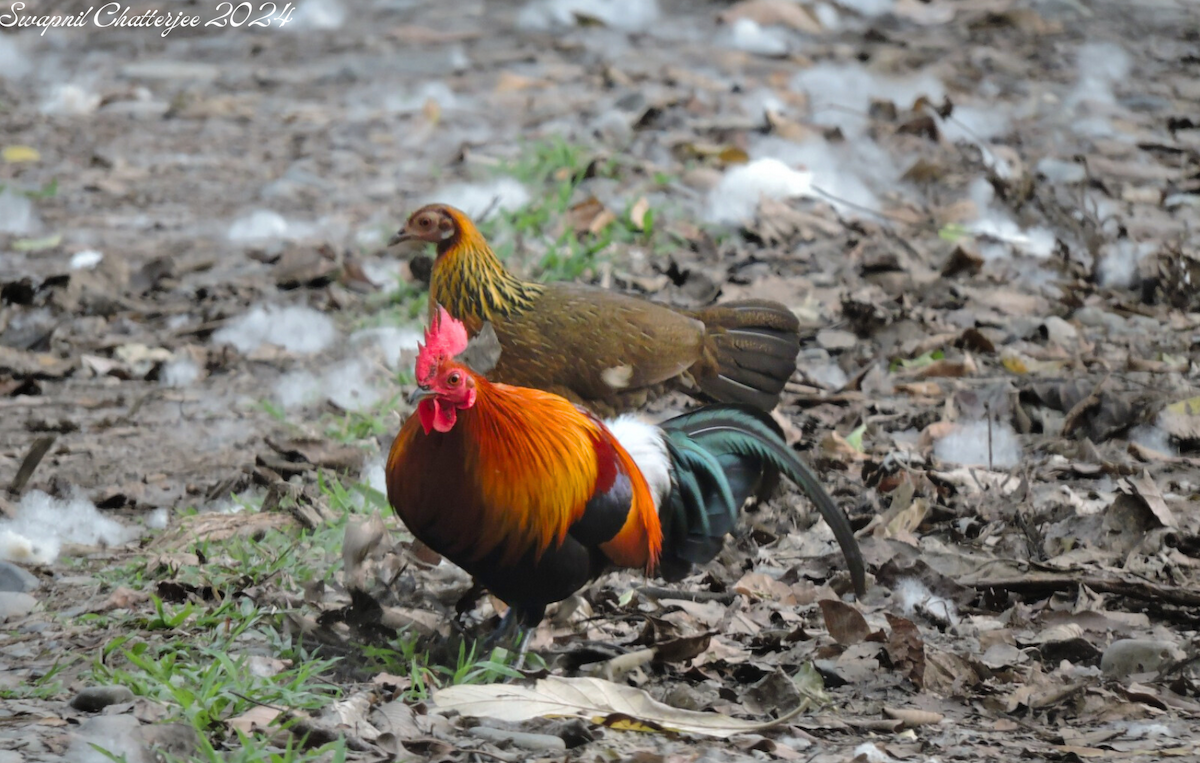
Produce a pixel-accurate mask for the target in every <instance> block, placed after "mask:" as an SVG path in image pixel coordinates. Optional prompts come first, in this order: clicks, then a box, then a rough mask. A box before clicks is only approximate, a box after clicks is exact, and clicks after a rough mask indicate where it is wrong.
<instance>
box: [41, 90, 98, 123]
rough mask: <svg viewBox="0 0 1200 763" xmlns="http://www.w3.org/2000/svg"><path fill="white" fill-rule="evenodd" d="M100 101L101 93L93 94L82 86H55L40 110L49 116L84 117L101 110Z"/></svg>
mask: <svg viewBox="0 0 1200 763" xmlns="http://www.w3.org/2000/svg"><path fill="white" fill-rule="evenodd" d="M100 100H101V99H100V94H99V93H93V92H91V91H90V90H88V89H87V88H85V87H83V86H82V85H76V84H71V83H68V84H63V85H57V86H55V87H54V88H53V89H52V90H51V91H50V93H49V95H47V96H46V98H45V99H44V100H43V101H42V103H41V107H40V108H41V112H42V113H43V114H46V115H47V116H66V117H82V116H87V115H89V114H92V113H93V112H95V111H96V109H98V108H100Z"/></svg>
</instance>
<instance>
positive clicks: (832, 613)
mask: <svg viewBox="0 0 1200 763" xmlns="http://www.w3.org/2000/svg"><path fill="white" fill-rule="evenodd" d="M817 604H819V605H820V607H821V615H822V616H823V617H824V618H825V628H826V630H828V631H829V635H830V636H831V637H832V638H833V640H834V641H836V642H838V643H839V644H841V645H842V646H851V645H853V644H858V643H860V642H861V641H863V639H865V638H866V637H867V636H869V635H870V634H871V628H870V626H868V625H867V619H866V618H865V617H863V615H862V612H859V611H858V610H857V609H855V608H854V607H853V606H851V605H849V604H847V603H846V602H844V601H838V600H837V599H821V600H820V601H819V602H817Z"/></svg>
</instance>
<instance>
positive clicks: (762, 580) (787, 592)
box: [733, 572, 792, 604]
mask: <svg viewBox="0 0 1200 763" xmlns="http://www.w3.org/2000/svg"><path fill="white" fill-rule="evenodd" d="M733 592H734V593H740V594H742V595H743V596H749V597H751V598H755V599H764V600H766V601H778V602H782V603H785V604H787V603H792V602H791V601H790V599H791V596H792V587H791V586H789V585H787V584H786V583H781V582H779V581H778V580H776V579H775V578H773V577H771V576H770V575H765V574H763V573H761V572H748V573H746V574H745V575H743V576H742V579H741V580H739V581H738V582H736V583H734V584H733Z"/></svg>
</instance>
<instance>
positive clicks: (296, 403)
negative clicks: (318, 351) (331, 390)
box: [275, 371, 321, 408]
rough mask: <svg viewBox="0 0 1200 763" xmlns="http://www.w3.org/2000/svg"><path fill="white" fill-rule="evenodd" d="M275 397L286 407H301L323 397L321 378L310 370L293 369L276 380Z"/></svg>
mask: <svg viewBox="0 0 1200 763" xmlns="http://www.w3.org/2000/svg"><path fill="white" fill-rule="evenodd" d="M275 399H276V400H278V401H279V404H280V405H282V406H283V407H284V408H300V407H303V406H306V405H310V404H312V403H315V402H317V401H318V400H320V399H321V380H320V379H318V378H317V377H316V376H315V375H313V374H311V373H309V372H308V371H293V372H291V373H287V374H284V375H283V376H281V377H279V380H278V381H276V382H275Z"/></svg>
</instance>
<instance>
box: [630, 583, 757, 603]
mask: <svg viewBox="0 0 1200 763" xmlns="http://www.w3.org/2000/svg"><path fill="white" fill-rule="evenodd" d="M637 592H638V593H640V594H644V595H646V596H650V597H652V598H655V599H679V600H681V601H716V602H720V603H721V604H729V603H731V602H733V600H734V599H735V598H736V597H737V594H732V593H728V592H726V593H716V592H715V591H676V590H674V589H672V588H659V587H657V586H642V587H641V588H639V589H637Z"/></svg>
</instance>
